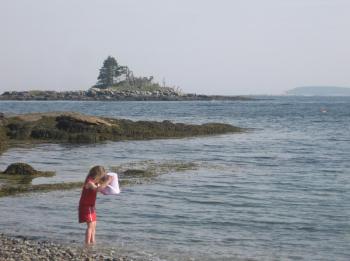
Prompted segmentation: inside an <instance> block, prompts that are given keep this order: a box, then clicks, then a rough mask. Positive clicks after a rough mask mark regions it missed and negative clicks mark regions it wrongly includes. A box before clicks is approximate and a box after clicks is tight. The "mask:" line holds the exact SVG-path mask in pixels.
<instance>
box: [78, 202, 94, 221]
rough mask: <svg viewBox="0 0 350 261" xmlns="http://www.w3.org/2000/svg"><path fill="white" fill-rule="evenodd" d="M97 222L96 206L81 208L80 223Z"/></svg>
mask: <svg viewBox="0 0 350 261" xmlns="http://www.w3.org/2000/svg"><path fill="white" fill-rule="evenodd" d="M92 221H96V210H95V207H94V206H79V223H84V222H92Z"/></svg>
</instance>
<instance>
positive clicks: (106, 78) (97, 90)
mask: <svg viewBox="0 0 350 261" xmlns="http://www.w3.org/2000/svg"><path fill="white" fill-rule="evenodd" d="M97 80H98V81H97V83H96V84H95V85H94V86H92V87H91V88H89V89H87V90H79V91H63V92H57V91H41V90H31V91H6V92H4V93H3V94H1V95H0V100H18V101H29V100H38V101H57V100H66V101H72V100H74V101H195V100H202V101H210V100H231V101H234V100H251V99H252V98H249V97H244V96H223V95H198V94H193V93H184V92H183V91H181V90H180V88H178V87H167V86H165V84H163V86H161V85H160V84H159V83H156V82H154V78H153V76H149V77H136V76H134V73H133V72H132V71H131V70H130V69H129V67H128V66H124V65H119V64H118V62H117V60H116V59H115V58H114V57H112V56H108V57H107V59H106V60H105V61H104V62H103V65H102V67H101V69H100V72H99V75H98V77H97Z"/></svg>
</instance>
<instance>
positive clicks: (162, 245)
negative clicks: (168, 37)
mask: <svg viewBox="0 0 350 261" xmlns="http://www.w3.org/2000/svg"><path fill="white" fill-rule="evenodd" d="M270 98H271V99H261V100H256V101H236V102H222V101H214V102H66V101H64V102H34V101H31V102H12V101H11V102H7V101H2V102H0V111H1V112H6V113H25V112H44V111H79V112H83V113H86V114H93V115H101V116H108V117H117V118H129V119H132V120H165V119H167V120H172V121H175V122H187V123H204V122H213V121H215V122H224V123H230V124H233V125H237V126H240V127H247V128H251V129H250V130H249V131H248V132H245V133H242V134H229V135H219V136H212V137H197V138H186V139H171V140H152V141H126V142H107V143H103V144H97V145H84V146H67V145H54V144H47V145H46V144H41V145H37V146H34V147H30V148H29V147H23V148H15V149H11V150H8V151H7V152H5V153H4V154H2V155H1V156H0V169H4V168H5V167H6V166H7V165H8V164H9V163H13V162H18V161H20V162H26V163H29V164H31V165H33V166H34V167H35V168H37V169H40V170H54V171H56V177H54V178H50V179H43V178H39V179H37V180H35V181H34V183H46V182H61V181H77V180H83V179H84V177H85V175H86V173H87V171H88V169H89V168H90V166H92V165H95V164H102V165H104V166H106V167H107V168H109V167H112V166H116V165H119V164H121V163H125V162H130V161H144V160H155V161H159V162H162V161H169V160H170V161H173V160H177V161H185V162H196V163H197V164H199V165H200V166H201V167H200V168H198V169H196V170H190V171H186V172H183V173H169V174H166V175H162V176H160V177H158V178H157V179H155V180H154V181H153V182H151V183H148V184H143V185H136V186H132V187H125V188H123V192H122V194H120V195H119V196H113V197H112V196H102V195H99V197H98V201H97V214H98V224H97V240H98V241H99V244H100V246H101V245H107V246H112V247H113V248H115V249H116V250H117V251H121V252H122V253H124V254H128V255H130V256H134V257H135V258H136V259H137V258H140V259H142V260H171V261H174V260H246V259H249V260H349V259H350V98H342V97H322V98H311V97H307V98H301V97H270ZM79 196H80V190H79V189H78V190H72V191H59V192H50V193H37V194H29V195H23V196H16V197H9V198H1V199H0V213H1V215H0V230H1V232H3V233H8V234H14V235H25V236H30V237H33V238H41V239H42V238H44V239H53V240H55V241H64V242H67V243H69V242H72V243H74V242H75V243H77V242H79V243H80V242H82V241H83V235H84V229H85V226H84V225H83V224H78V223H77V209H76V208H77V203H78V200H79Z"/></svg>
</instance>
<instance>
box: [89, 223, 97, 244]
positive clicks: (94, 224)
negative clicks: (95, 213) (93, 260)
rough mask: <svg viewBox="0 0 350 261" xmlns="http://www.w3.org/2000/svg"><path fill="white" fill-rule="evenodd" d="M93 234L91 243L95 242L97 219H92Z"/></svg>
mask: <svg viewBox="0 0 350 261" xmlns="http://www.w3.org/2000/svg"><path fill="white" fill-rule="evenodd" d="M91 223H92V234H91V241H90V244H95V234H96V221H92V222H91Z"/></svg>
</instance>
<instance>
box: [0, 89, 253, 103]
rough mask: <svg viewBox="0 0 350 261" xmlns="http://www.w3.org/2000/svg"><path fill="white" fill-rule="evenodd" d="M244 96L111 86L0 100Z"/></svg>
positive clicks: (10, 94)
mask: <svg viewBox="0 0 350 261" xmlns="http://www.w3.org/2000/svg"><path fill="white" fill-rule="evenodd" d="M251 99H252V98H248V97H244V96H221V95H197V94H184V93H180V92H178V91H175V90H174V89H172V88H165V87H164V88H159V89H155V90H137V89H126V90H118V89H113V88H108V89H99V88H90V89H89V90H87V91H65V92H56V91H22V92H19V91H13V92H4V93H3V94H2V95H0V100H19V101H30V100H38V101H42V100H44V101H55V100H76V101H96V100H97V101H193V100H205V101H206V100H251Z"/></svg>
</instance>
